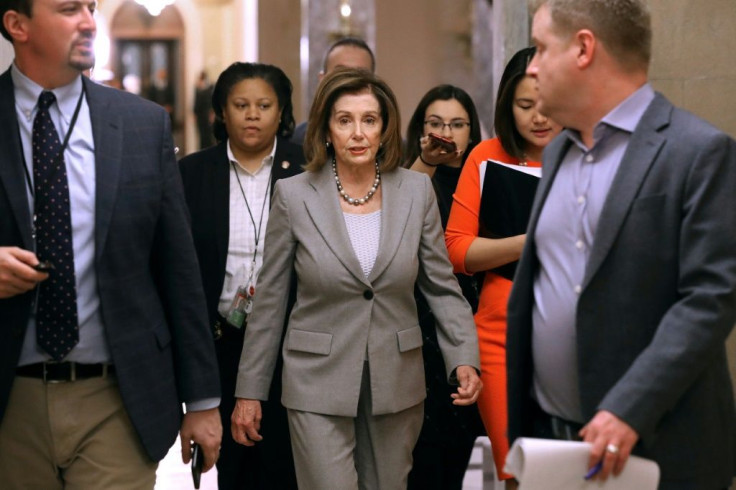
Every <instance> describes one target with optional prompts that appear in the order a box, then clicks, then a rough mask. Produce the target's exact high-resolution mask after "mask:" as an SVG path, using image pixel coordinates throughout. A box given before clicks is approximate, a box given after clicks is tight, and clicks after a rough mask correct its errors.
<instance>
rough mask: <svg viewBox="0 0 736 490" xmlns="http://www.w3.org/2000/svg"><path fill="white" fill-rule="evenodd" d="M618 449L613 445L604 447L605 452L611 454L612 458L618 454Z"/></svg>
mask: <svg viewBox="0 0 736 490" xmlns="http://www.w3.org/2000/svg"><path fill="white" fill-rule="evenodd" d="M618 451H619V448H618V446H617V445H615V444H608V445H607V446H606V452H607V453H609V454H613V455H614V456H615V455H616V454H618Z"/></svg>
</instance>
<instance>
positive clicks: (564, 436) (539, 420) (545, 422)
mask: <svg viewBox="0 0 736 490" xmlns="http://www.w3.org/2000/svg"><path fill="white" fill-rule="evenodd" d="M582 428H583V424H580V423H578V422H573V421H571V420H567V419H563V418H561V417H557V416H555V415H550V414H548V413H547V412H545V411H544V410H542V409H541V408H539V407H538V406H537V407H535V413H534V436H535V437H541V438H543V439H559V440H563V441H581V440H582V438H581V437H580V436H579V435H578V432H580V429H582Z"/></svg>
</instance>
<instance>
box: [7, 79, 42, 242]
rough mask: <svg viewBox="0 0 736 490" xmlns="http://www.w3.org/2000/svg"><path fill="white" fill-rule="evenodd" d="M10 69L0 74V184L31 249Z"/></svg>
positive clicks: (23, 236)
mask: <svg viewBox="0 0 736 490" xmlns="http://www.w3.org/2000/svg"><path fill="white" fill-rule="evenodd" d="M13 90H14V89H13V80H12V78H11V77H10V69H8V70H7V71H6V72H5V73H3V74H2V76H0V127H2V128H3V130H2V131H0V155H1V156H2V163H0V185H2V186H3V187H4V188H5V192H6V194H7V196H8V200H9V201H10V212H12V214H13V217H14V218H15V221H16V223H18V229H19V230H20V234H21V237H22V240H23V248H24V249H26V250H33V248H34V244H33V237H32V236H31V226H30V225H31V210H30V209H29V205H28V182H27V180H26V173H25V171H24V170H23V163H24V161H25V160H24V158H23V148H22V146H21V142H20V133H19V129H18V120H17V119H16V111H15V95H14V91H13Z"/></svg>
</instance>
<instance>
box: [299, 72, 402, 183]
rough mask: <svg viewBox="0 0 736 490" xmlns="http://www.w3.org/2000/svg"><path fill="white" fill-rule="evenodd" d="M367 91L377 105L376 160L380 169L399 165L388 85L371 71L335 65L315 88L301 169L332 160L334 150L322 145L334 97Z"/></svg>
mask: <svg viewBox="0 0 736 490" xmlns="http://www.w3.org/2000/svg"><path fill="white" fill-rule="evenodd" d="M365 92H368V93H371V94H373V95H374V96H375V97H376V99H377V100H378V104H379V105H380V107H381V120H382V122H383V128H382V129H381V147H380V149H379V151H378V155H377V160H378V162H379V168H380V169H381V172H390V171H391V170H394V169H395V168H397V167H398V166H399V165H400V164H401V120H400V117H399V109H398V104H397V103H396V96H395V95H394V93H393V91H392V90H391V88H390V87H389V86H388V85H387V84H386V82H384V81H383V80H381V79H380V78H379V77H377V76H376V75H374V74H373V73H371V72H369V71H366V70H359V69H355V68H338V69H336V70H333V71H332V72H330V73H329V74H327V75H326V76H325V77H324V78H323V79H322V82H320V84H319V86H318V87H317V93H316V94H315V96H314V102H313V103H312V109H311V110H310V111H309V120H308V121H307V134H306V136H305V138H304V155H305V156H306V159H307V164H306V165H305V166H304V169H305V170H307V171H310V172H315V171H317V170H319V169H320V168H322V166H323V165H324V164H326V163H327V162H328V161H332V158H333V157H334V150H333V149H332V147H331V146H330V147H329V148H328V146H327V145H326V144H325V143H326V142H327V134H328V132H329V124H330V117H331V116H332V111H333V109H334V107H335V102H337V99H339V98H340V97H342V96H343V95H346V94H358V93H365Z"/></svg>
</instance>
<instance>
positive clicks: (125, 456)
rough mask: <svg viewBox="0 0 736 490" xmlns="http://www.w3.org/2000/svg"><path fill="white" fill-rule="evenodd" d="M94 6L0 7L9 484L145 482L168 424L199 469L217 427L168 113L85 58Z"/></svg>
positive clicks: (0, 314)
mask: <svg viewBox="0 0 736 490" xmlns="http://www.w3.org/2000/svg"><path fill="white" fill-rule="evenodd" d="M95 7H96V4H95V2H94V1H93V0H81V1H75V2H65V1H60V0H9V1H6V2H3V7H2V12H1V13H2V28H1V29H0V31H1V32H2V34H3V36H4V37H5V38H6V39H8V40H9V41H10V42H12V44H13V49H14V51H15V60H14V62H13V65H12V66H11V68H10V69H8V70H7V71H6V72H5V73H4V74H2V75H0V126H1V127H2V128H4V129H3V131H2V135H0V215H1V216H3V219H2V220H0V318H1V319H2V320H1V322H2V328H0V474H1V475H2V482H3V483H2V486H3V488H10V489H16V488H17V489H21V488H45V489H46V488H64V487H67V486H70V487H72V486H73V487H75V488H106V489H118V488H119V489H130V488H153V485H154V482H155V471H156V467H157V464H158V463H157V462H158V461H159V460H160V459H161V458H163V456H164V455H165V454H166V453H167V451H168V449H169V448H170V447H171V445H172V444H173V442H174V440H175V438H176V435H177V432H178V431H179V429H180V430H181V439H182V457H183V459H184V461H185V462H188V460H189V458H190V452H191V446H192V444H193V443H195V442H196V443H199V444H200V445H201V446H202V449H203V451H204V454H205V468H204V469H205V470H206V469H209V468H210V467H211V466H212V465H214V463H215V460H216V458H217V453H218V449H219V444H220V438H221V433H222V428H221V425H220V419H219V415H218V409H217V407H218V405H219V397H220V390H219V379H218V372H217V363H216V360H215V353H214V346H213V341H212V335H211V333H210V331H209V328H208V324H207V316H206V311H205V305H204V296H203V292H202V286H201V282H200V276H199V269H198V266H197V261H196V256H195V253H194V247H193V244H192V237H191V233H190V230H189V225H188V218H187V211H186V207H185V204H184V199H183V193H182V189H181V183H180V178H179V173H178V169H177V167H176V160H175V158H174V151H173V144H172V140H171V131H170V121H169V117H168V115H167V114H166V112H165V111H164V110H163V109H162V108H161V107H159V106H156V105H155V104H153V103H150V102H146V101H143V100H142V99H140V98H138V97H136V96H133V95H131V94H127V93H125V92H122V91H117V90H114V89H110V88H107V87H104V86H102V85H98V84H95V83H93V82H90V80H89V79H87V78H86V77H84V76H83V75H82V72H83V71H84V70H86V69H89V68H90V67H91V66H92V65H93V64H94V54H93V46H92V45H93V41H94V36H95V30H96V25H95V20H94V10H95ZM39 261H43V263H44V264H42V265H45V266H48V267H51V268H50V269H48V268H46V269H45V270H44V271H39V270H37V266H38V265H39ZM182 403H185V404H186V405H187V413H186V415H183V416H182V413H181V406H182Z"/></svg>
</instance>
